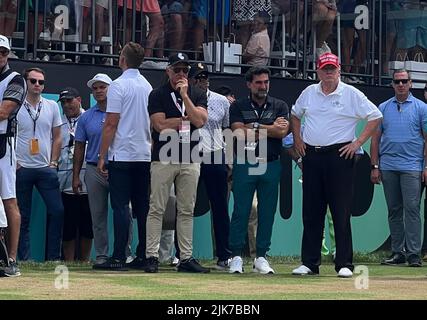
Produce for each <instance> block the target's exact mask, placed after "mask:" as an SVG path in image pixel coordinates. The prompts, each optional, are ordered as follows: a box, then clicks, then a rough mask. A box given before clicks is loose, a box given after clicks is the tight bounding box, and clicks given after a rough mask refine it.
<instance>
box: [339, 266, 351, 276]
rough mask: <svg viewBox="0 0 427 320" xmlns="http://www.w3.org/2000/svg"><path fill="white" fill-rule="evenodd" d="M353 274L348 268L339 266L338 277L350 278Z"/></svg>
mask: <svg viewBox="0 0 427 320" xmlns="http://www.w3.org/2000/svg"><path fill="white" fill-rule="evenodd" d="M352 276H353V272H351V270H350V269H349V268H341V269H340V271H339V272H338V277H339V278H351V277H352Z"/></svg>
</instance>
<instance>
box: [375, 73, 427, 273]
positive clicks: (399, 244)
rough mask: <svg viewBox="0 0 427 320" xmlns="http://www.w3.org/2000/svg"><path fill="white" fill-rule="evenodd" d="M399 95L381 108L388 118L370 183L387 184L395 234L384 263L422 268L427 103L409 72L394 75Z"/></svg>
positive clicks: (377, 145)
mask: <svg viewBox="0 0 427 320" xmlns="http://www.w3.org/2000/svg"><path fill="white" fill-rule="evenodd" d="M392 86H393V89H394V94H395V95H394V97H393V98H391V99H389V100H387V101H385V102H383V103H381V104H380V106H379V109H380V111H381V112H382V114H383V120H382V122H381V125H380V126H379V128H378V130H377V131H376V132H375V134H374V135H373V136H372V142H371V161H372V171H371V181H372V182H373V183H376V184H379V183H381V182H382V184H383V187H384V195H385V199H386V202H387V208H388V223H389V227H390V236H391V251H392V254H391V256H390V257H389V258H387V259H384V260H383V261H382V262H381V264H384V265H399V264H404V263H405V262H406V261H407V262H408V265H409V266H410V267H421V265H422V262H421V257H420V255H421V215H420V202H421V190H422V189H421V186H422V183H424V184H425V183H426V182H427V161H426V160H427V148H426V145H427V144H426V142H427V139H426V138H427V105H426V104H425V103H424V102H423V101H421V100H419V99H417V98H415V97H414V96H413V95H412V94H411V92H410V89H411V87H412V81H411V78H410V75H409V73H408V71H407V70H404V69H399V70H395V71H394V73H393V83H392Z"/></svg>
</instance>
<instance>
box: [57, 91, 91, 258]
mask: <svg viewBox="0 0 427 320" xmlns="http://www.w3.org/2000/svg"><path fill="white" fill-rule="evenodd" d="M59 101H60V103H61V106H62V111H63V112H64V114H63V116H62V126H61V134H62V147H61V156H60V158H59V164H58V177H59V188H60V190H61V197H62V203H63V205H64V228H63V236H62V247H63V253H64V260H65V261H74V260H75V259H76V258H77V259H78V260H80V261H84V262H88V261H89V257H90V251H91V249H92V239H93V231H92V219H91V212H90V208H89V200H88V192H87V189H86V184H85V183H82V184H81V185H80V186H79V190H78V193H74V191H73V185H72V182H73V162H74V154H75V152H74V150H75V140H76V139H75V136H76V130H77V124H78V125H80V119H81V116H82V115H83V113H84V109H83V108H82V98H81V96H80V94H79V92H78V91H77V89H75V88H72V87H68V88H64V89H63V90H61V92H60V94H59ZM85 171H86V166H85V165H83V166H82V167H81V170H80V177H81V178H82V180H81V181H83V177H84V174H85ZM76 242H77V244H76ZM76 248H78V254H77V257H76V256H75V254H76Z"/></svg>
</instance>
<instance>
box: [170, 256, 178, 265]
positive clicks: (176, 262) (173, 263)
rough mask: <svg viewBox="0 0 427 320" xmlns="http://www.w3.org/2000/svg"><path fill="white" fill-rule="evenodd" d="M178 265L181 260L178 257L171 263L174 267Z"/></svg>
mask: <svg viewBox="0 0 427 320" xmlns="http://www.w3.org/2000/svg"><path fill="white" fill-rule="evenodd" d="M178 263H179V259H178V258H177V257H173V259H172V262H171V264H172V266H174V267H176V266H177V265H178Z"/></svg>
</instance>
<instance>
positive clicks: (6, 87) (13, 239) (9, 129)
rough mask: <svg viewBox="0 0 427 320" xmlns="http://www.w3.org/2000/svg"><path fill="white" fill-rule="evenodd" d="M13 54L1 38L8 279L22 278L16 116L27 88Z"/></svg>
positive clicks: (0, 185) (0, 142)
mask: <svg viewBox="0 0 427 320" xmlns="http://www.w3.org/2000/svg"><path fill="white" fill-rule="evenodd" d="M9 53H10V44H9V40H8V39H7V38H6V37H5V36H3V35H0V198H1V199H2V201H3V205H4V209H5V211H6V216H7V222H8V225H9V227H8V232H7V233H8V234H7V236H8V252H9V265H8V266H7V268H6V269H5V275H6V276H10V277H12V276H19V275H20V274H21V273H20V271H19V268H18V265H17V264H16V256H17V250H18V241H19V230H20V224H21V216H20V214H19V208H18V204H17V201H16V184H15V180H16V155H15V137H16V127H17V121H16V115H17V113H18V111H19V108H20V107H21V105H22V102H23V101H24V99H25V94H26V92H27V87H26V84H25V81H24V78H23V77H22V76H21V75H20V74H18V73H17V72H13V71H12V70H11V69H10V67H9V65H8V63H7V61H8V55H9Z"/></svg>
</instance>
